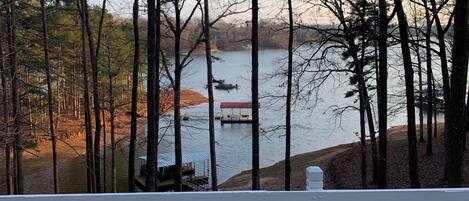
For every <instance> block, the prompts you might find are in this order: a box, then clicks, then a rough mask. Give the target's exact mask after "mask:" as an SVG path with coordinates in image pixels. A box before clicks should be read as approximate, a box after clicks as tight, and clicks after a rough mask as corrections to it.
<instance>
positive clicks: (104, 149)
mask: <svg viewBox="0 0 469 201" xmlns="http://www.w3.org/2000/svg"><path fill="white" fill-rule="evenodd" d="M104 108H105V107H104V102H103V110H101V113H102V116H103V192H104V193H106V192H107V189H106V147H107V141H106V113H105V111H104Z"/></svg>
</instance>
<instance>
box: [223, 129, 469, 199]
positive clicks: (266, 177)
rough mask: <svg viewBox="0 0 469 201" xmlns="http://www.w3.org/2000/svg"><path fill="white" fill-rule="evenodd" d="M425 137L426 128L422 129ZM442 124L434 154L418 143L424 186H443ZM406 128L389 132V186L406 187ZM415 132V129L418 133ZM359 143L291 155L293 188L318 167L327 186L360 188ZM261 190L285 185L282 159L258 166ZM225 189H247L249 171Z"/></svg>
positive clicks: (468, 157) (467, 158)
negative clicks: (428, 153) (263, 166)
mask: <svg viewBox="0 0 469 201" xmlns="http://www.w3.org/2000/svg"><path fill="white" fill-rule="evenodd" d="M424 129H425V130H424V133H425V136H426V128H424ZM442 132H443V125H441V124H439V125H438V135H437V138H433V155H430V156H427V155H425V154H426V153H425V150H426V147H425V146H426V143H418V144H417V146H418V155H419V158H418V160H419V177H420V183H421V185H422V187H424V188H435V187H445V182H444V181H442V178H443V171H444V170H443V168H444V162H445V155H444V146H443V145H444V144H443V143H444V141H443V140H444V139H443V133H442ZM406 133H407V128H406V127H405V126H396V127H393V128H391V129H390V130H389V131H388V135H389V137H388V175H387V176H388V177H387V178H388V188H409V187H410V181H409V171H408V169H409V162H408V143H407V135H406ZM417 133H418V132H417ZM465 155H466V156H465V157H464V158H465V160H464V162H463V165H464V167H463V169H466V170H467V169H468V168H469V165H468V164H469V151H466V152H465ZM360 160H361V155H360V144H359V143H350V144H344V145H339V146H335V147H331V148H327V149H322V150H319V151H315V152H310V153H305V154H300V155H297V156H293V157H292V158H291V164H292V175H291V186H292V190H304V189H305V188H306V187H305V185H306V176H305V169H306V168H307V167H309V166H320V167H321V168H322V169H323V170H324V176H325V181H324V186H325V188H326V189H361V188H362V186H361V175H360ZM367 161H368V168H367V170H368V171H367V172H368V173H367V174H368V181H369V183H368V188H375V187H376V186H375V185H374V184H373V182H372V163H371V148H370V144H369V143H368V144H367ZM260 174H261V189H265V190H282V189H283V186H284V183H283V182H284V180H283V178H284V161H281V162H279V163H276V164H274V165H272V166H270V167H266V168H262V169H261V172H260ZM464 175H465V179H464V180H465V181H466V182H465V184H466V185H469V182H468V181H469V174H464ZM220 188H221V189H224V190H249V189H250V188H251V172H250V171H244V172H242V173H240V174H238V175H235V176H233V177H232V178H230V179H228V180H227V181H226V182H224V183H223V184H221V185H220Z"/></svg>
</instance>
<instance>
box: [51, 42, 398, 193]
mask: <svg viewBox="0 0 469 201" xmlns="http://www.w3.org/2000/svg"><path fill="white" fill-rule="evenodd" d="M286 55H287V52H286V51H285V50H263V51H260V53H259V58H260V75H261V77H264V76H267V75H269V74H272V72H274V71H275V70H277V69H279V66H281V65H282V64H283V63H284V62H282V61H281V60H282V59H283V58H285V57H286ZM214 56H216V57H218V58H219V59H220V60H217V61H216V62H215V63H214V67H213V71H214V77H215V78H216V79H224V80H226V82H227V83H233V84H238V85H239V86H240V87H239V89H238V90H232V91H220V90H215V102H216V103H215V106H216V111H217V112H220V109H219V105H220V102H221V101H250V94H251V91H250V73H251V71H250V62H251V52H250V51H238V52H221V53H217V54H215V55H214ZM205 65H206V61H205V57H204V56H195V57H194V58H193V61H192V62H191V63H190V65H189V66H188V67H187V68H186V70H185V73H184V80H183V81H182V85H183V87H184V88H189V89H193V90H195V91H198V92H200V93H202V94H203V95H205V96H207V92H206V89H205V86H206V66H205ZM398 73H400V71H398V70H396V71H395V72H391V73H390V74H398ZM390 77H392V76H390ZM347 82H348V78H347V77H346V76H342V77H341V76H337V77H336V79H334V80H330V81H327V82H326V83H325V84H324V88H323V89H321V90H320V91H319V94H318V96H319V97H320V98H319V99H318V100H317V101H315V102H314V104H313V103H309V104H301V105H296V106H295V108H294V111H293V115H292V122H293V127H292V146H291V147H292V150H291V151H292V154H293V155H296V154H301V153H305V152H310V151H315V150H318V149H322V148H326V147H330V146H334V145H338V144H343V143H349V142H354V141H358V140H359V138H358V137H357V135H356V132H358V129H359V124H358V122H359V121H358V118H359V116H358V112H356V111H349V112H346V113H344V115H343V116H342V117H341V118H338V117H336V116H334V115H333V112H332V106H334V105H337V106H346V105H354V100H355V99H354V98H348V99H345V98H344V94H345V92H346V91H347V90H348V89H349V86H348V83H347ZM389 82H390V85H391V86H390V92H395V93H399V92H400V91H402V90H403V84H402V83H403V81H402V80H400V79H399V78H395V79H394V78H393V79H391V80H390V81H389ZM399 83H401V84H399ZM279 84H280V82H279V81H278V79H274V80H269V79H262V81H261V84H260V86H259V90H260V95H261V97H264V96H267V95H268V94H274V95H277V96H278V95H284V94H285V93H286V90H285V88H281V87H279ZM394 88H395V89H394ZM391 101H395V102H400V101H401V102H402V101H405V99H403V98H399V97H397V98H391ZM260 102H261V110H260V123H261V128H262V129H264V130H267V131H270V130H272V129H271V128H274V127H276V126H280V125H284V108H283V105H284V102H285V100H284V99H281V100H280V101H279V102H276V103H275V102H273V100H272V98H263V99H261V101H260ZM313 105H314V106H315V107H314V109H309V108H310V107H311V106H313ZM182 114H188V115H192V117H193V118H194V119H193V120H191V121H184V122H183V125H184V128H183V141H182V143H183V146H182V147H183V152H186V153H188V152H207V153H208V152H209V145H208V141H209V140H208V137H209V136H208V131H207V130H206V129H207V128H208V121H207V119H208V104H202V105H199V106H195V107H190V108H185V109H183V111H182ZM404 122H405V116H404V115H403V114H402V112H398V113H396V114H395V115H394V116H393V117H391V119H390V123H389V125H390V126H393V125H398V124H403V123H404ZM162 124H163V125H165V124H167V122H166V121H165V120H163V121H162ZM215 125H216V127H215V131H216V140H217V159H218V161H217V162H218V174H219V175H218V176H219V183H221V182H223V181H225V180H226V179H228V178H229V177H231V176H233V175H235V174H237V173H239V172H241V171H243V170H247V169H250V168H251V139H250V134H251V126H250V125H229V124H225V125H223V126H222V125H221V124H220V122H219V121H217V122H216V124H215ZM283 133H284V130H282V129H276V130H275V129H274V131H272V132H267V133H264V134H263V136H262V137H261V141H260V162H261V166H263V167H265V166H269V165H272V164H274V163H276V162H278V161H280V160H283V158H284V149H285V145H284V144H285V142H284V141H285V138H284V136H283ZM172 142H173V135H172V131H171V130H169V131H168V133H167V134H166V136H165V137H164V140H163V141H162V142H161V144H160V147H159V150H160V153H173V143H172ZM144 146H145V145H144V143H141V144H140V148H139V150H138V156H141V155H145V153H144ZM117 162H118V163H117V164H118V167H117V168H118V186H119V191H126V189H127V182H126V176H127V173H126V170H127V165H126V164H127V155H126V152H125V147H124V148H122V150H121V151H119V154H118V159H117ZM108 165H110V162H108ZM137 165H139V163H138V161H137ZM60 172H61V174H62V175H61V183H62V187H61V190H62V191H63V192H68V193H73V192H84V191H86V180H85V179H86V177H85V172H84V161H81V160H73V161H69V162H67V163H66V164H63V165H62V169H61V171H60ZM109 172H110V171H109ZM107 178H108V180H110V175H109V176H108V177H107ZM108 183H109V181H108ZM108 189H109V188H108Z"/></svg>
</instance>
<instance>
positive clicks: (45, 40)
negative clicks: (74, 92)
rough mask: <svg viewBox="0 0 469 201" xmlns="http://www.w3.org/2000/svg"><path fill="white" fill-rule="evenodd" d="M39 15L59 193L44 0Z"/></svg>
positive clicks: (55, 185)
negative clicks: (40, 16) (40, 17)
mask: <svg viewBox="0 0 469 201" xmlns="http://www.w3.org/2000/svg"><path fill="white" fill-rule="evenodd" d="M41 15H42V40H43V46H44V47H43V48H44V66H45V70H46V83H47V108H48V114H49V132H50V136H51V138H52V169H53V177H54V193H55V194H57V193H59V174H58V171H57V138H56V135H55V130H54V125H55V124H54V110H53V107H54V105H53V104H54V103H53V97H52V96H53V94H54V92H53V91H52V84H51V82H52V81H51V75H50V66H49V40H48V35H47V34H48V31H47V24H46V23H47V13H46V8H45V2H44V0H41Z"/></svg>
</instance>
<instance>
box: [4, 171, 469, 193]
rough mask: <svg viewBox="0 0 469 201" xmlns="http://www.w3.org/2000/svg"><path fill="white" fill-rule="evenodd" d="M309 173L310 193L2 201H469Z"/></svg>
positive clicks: (459, 190)
mask: <svg viewBox="0 0 469 201" xmlns="http://www.w3.org/2000/svg"><path fill="white" fill-rule="evenodd" d="M306 171H307V173H306V177H307V178H306V179H307V191H289V192H285V191H219V192H184V193H174V192H168V193H116V194H62V195H14V196H0V201H446V200H448V201H469V188H448V189H392V190H323V189H322V184H323V181H322V180H323V175H322V170H321V169H320V168H318V167H310V168H308V169H307V170H306Z"/></svg>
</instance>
